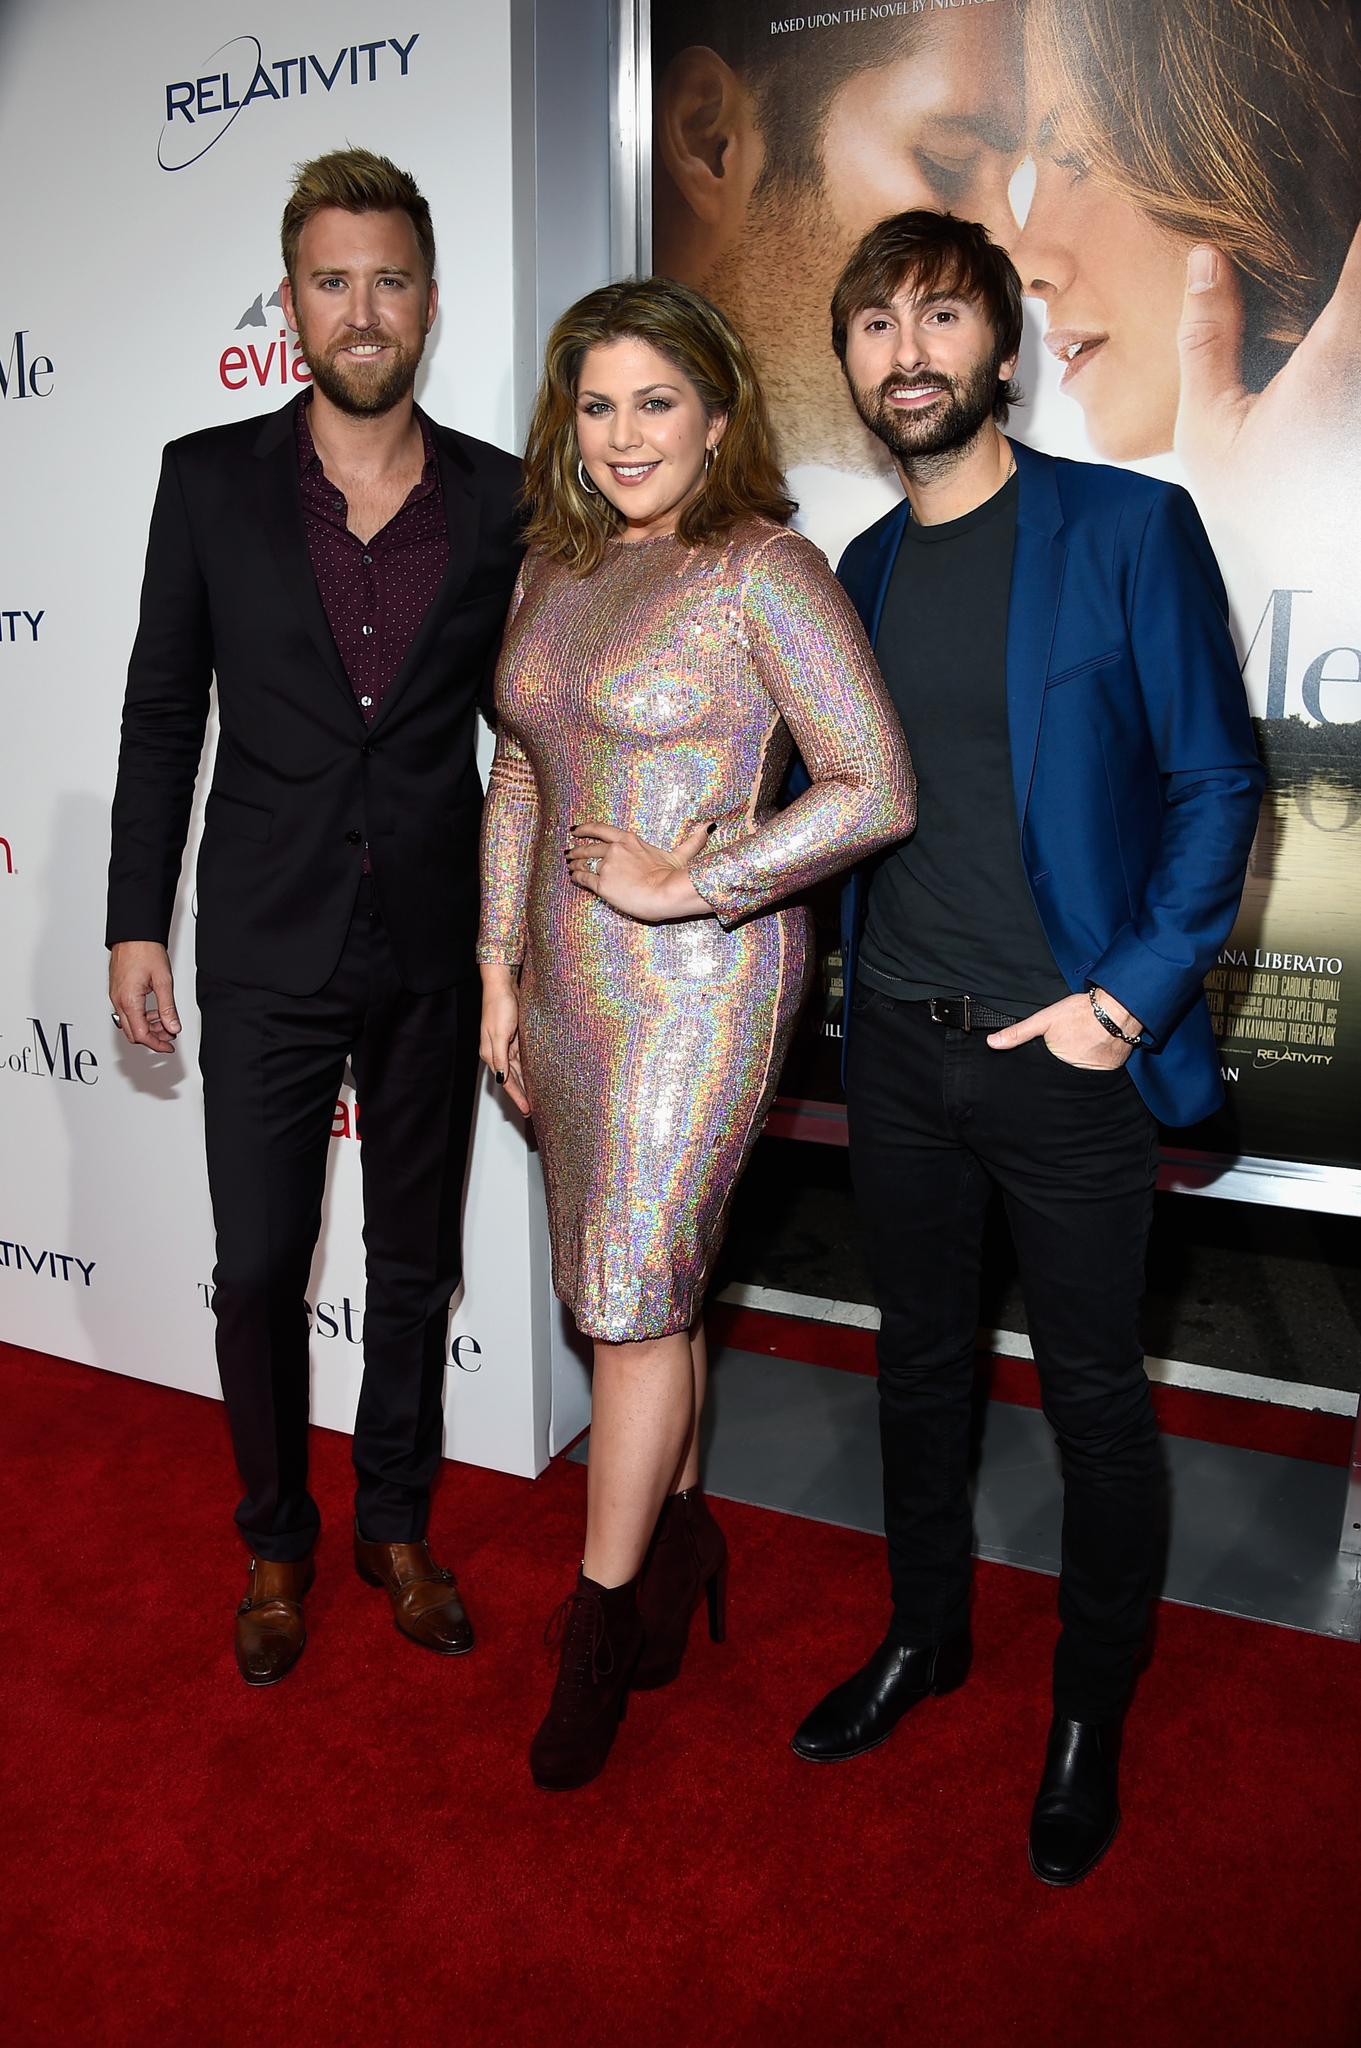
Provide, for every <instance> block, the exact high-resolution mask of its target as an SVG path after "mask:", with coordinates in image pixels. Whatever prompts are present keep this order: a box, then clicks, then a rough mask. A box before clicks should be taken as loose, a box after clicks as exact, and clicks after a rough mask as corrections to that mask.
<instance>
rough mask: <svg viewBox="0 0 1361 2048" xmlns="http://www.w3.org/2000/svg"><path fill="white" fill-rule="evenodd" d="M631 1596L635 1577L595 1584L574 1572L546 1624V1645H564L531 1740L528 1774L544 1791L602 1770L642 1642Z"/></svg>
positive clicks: (562, 1788) (582, 1781)
mask: <svg viewBox="0 0 1361 2048" xmlns="http://www.w3.org/2000/svg"><path fill="white" fill-rule="evenodd" d="M637 1594H638V1581H637V1579H629V1580H628V1581H627V1583H626V1584H624V1585H622V1586H598V1585H597V1584H596V1582H595V1580H594V1579H588V1578H587V1576H586V1574H585V1572H579V1573H578V1574H577V1582H576V1587H575V1590H574V1591H573V1592H571V1593H569V1594H568V1595H567V1598H566V1599H565V1600H564V1601H562V1603H561V1604H560V1605H559V1606H558V1607H557V1608H556V1609H555V1610H554V1612H553V1615H552V1617H551V1618H550V1620H549V1623H548V1627H547V1628H546V1629H545V1630H544V1642H545V1643H546V1644H548V1645H549V1647H550V1648H551V1647H552V1645H553V1644H554V1643H556V1642H558V1641H561V1643H562V1651H561V1654H560V1656H559V1658H558V1675H557V1680H556V1682H555V1684H554V1687H553V1698H552V1701H551V1703H550V1705H549V1708H548V1712H547V1714H546V1715H545V1716H544V1718H543V1721H542V1722H541V1723H540V1726H539V1730H538V1733H537V1734H536V1735H535V1737H534V1740H533V1742H532V1743H531V1744H530V1746H529V1768H530V1773H531V1775H532V1777H533V1779H534V1783H535V1784H536V1785H541V1786H542V1787H543V1788H544V1790H545V1791H548V1792H570V1791H575V1789H576V1788H577V1786H579V1785H589V1783H590V1782H591V1779H592V1778H597V1777H599V1775H600V1773H601V1772H602V1771H603V1770H604V1768H605V1761H606V1758H607V1757H608V1756H609V1753H610V1749H611V1747H612V1745H613V1743H614V1738H615V1736H616V1735H617V1734H618V1732H619V1724H620V1722H621V1721H622V1720H623V1719H624V1716H625V1714H626V1713H627V1711H628V1693H629V1686H630V1684H631V1682H632V1681H633V1675H634V1669H635V1667H636V1665H637V1662H638V1656H639V1652H640V1651H641V1649H642V1646H643V1624H642V1619H641V1617H640V1615H639V1613H638V1598H637Z"/></svg>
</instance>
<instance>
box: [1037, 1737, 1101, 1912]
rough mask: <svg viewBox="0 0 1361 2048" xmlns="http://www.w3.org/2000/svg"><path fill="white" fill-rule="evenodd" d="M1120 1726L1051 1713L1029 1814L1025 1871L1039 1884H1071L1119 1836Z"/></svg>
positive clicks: (1092, 1867)
mask: <svg viewBox="0 0 1361 2048" xmlns="http://www.w3.org/2000/svg"><path fill="white" fill-rule="evenodd" d="M1119 1763H1120V1723H1119V1722H1118V1721H1102V1722H1094V1721H1070V1720H1068V1719H1067V1717H1066V1716H1065V1715H1063V1714H1055V1716H1054V1725H1053V1727H1052V1728H1051V1729H1050V1731H1049V1748H1048V1751H1047V1753H1046V1755H1045V1760H1044V1776H1043V1777H1042V1778H1041V1779H1040V1789H1039V1791H1038V1793H1037V1794H1036V1795H1035V1808H1034V1811H1033V1813H1032V1814H1031V1816H1030V1867H1031V1869H1032V1870H1033V1871H1034V1873H1035V1875H1036V1877H1038V1878H1039V1879H1041V1881H1042V1882H1043V1883H1045V1884H1055V1885H1058V1884H1076V1883H1077V1881H1078V1879H1079V1878H1083V1877H1085V1876H1086V1875H1087V1872H1088V1871H1089V1870H1093V1869H1095V1867H1096V1865H1097V1864H1098V1863H1099V1862H1100V1861H1101V1858H1102V1857H1103V1856H1104V1855H1105V1853H1106V1851H1107V1849H1109V1848H1110V1845H1111V1843H1112V1842H1113V1841H1114V1840H1115V1837H1116V1835H1117V1834H1118V1833H1119V1832H1120V1794H1119Z"/></svg>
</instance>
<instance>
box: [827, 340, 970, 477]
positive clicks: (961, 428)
mask: <svg viewBox="0 0 1361 2048" xmlns="http://www.w3.org/2000/svg"><path fill="white" fill-rule="evenodd" d="M848 381H849V380H848ZM925 384H943V385H944V387H945V390H946V393H947V398H946V402H945V404H944V405H939V404H937V405H934V406H932V407H931V409H930V412H929V413H928V414H921V413H902V412H898V411H897V410H896V409H895V408H894V407H893V406H891V405H890V404H889V403H888V393H889V392H890V391H891V390H898V391H901V390H903V389H904V388H906V389H908V390H912V389H914V388H920V387H921V386H922V385H925ZM851 397H852V398H853V399H854V400H855V409H856V411H857V412H858V413H859V415H860V417H861V419H862V420H863V421H864V422H865V425H866V426H867V427H868V428H869V430H870V432H871V433H872V434H874V435H876V436H877V437H878V439H879V440H881V441H882V442H883V444H884V446H885V447H886V448H887V449H888V450H889V452H890V454H891V455H892V456H893V458H894V460H895V461H897V462H900V463H901V464H902V466H903V468H904V469H905V470H907V471H908V473H909V474H910V475H912V476H914V477H919V478H920V479H921V481H922V482H923V483H925V482H927V481H928V480H929V479H930V478H931V477H933V476H939V475H940V474H941V473H942V472H943V471H945V470H947V469H952V468H953V467H954V464H955V463H956V462H957V461H958V460H959V458H960V457H961V456H962V455H963V454H964V452H965V450H966V449H968V448H970V447H971V446H972V445H973V443H974V441H975V440H977V438H978V435H979V432H980V431H981V429H982V428H983V427H984V426H985V425H986V424H987V422H988V421H989V420H990V419H991V418H992V413H993V406H994V405H995V403H996V400H997V363H996V361H995V359H994V358H993V357H992V356H988V357H987V358H985V360H984V361H983V362H981V363H979V364H977V365H976V367H975V368H974V369H973V370H972V371H970V373H969V375H968V377H967V378H964V379H960V378H958V377H945V376H941V375H938V374H935V373H933V374H931V375H930V376H926V375H922V376H917V377H886V378H885V380H884V382H883V383H882V384H881V385H879V387H878V389H877V390H875V391H861V390H859V389H858V387H857V386H856V385H854V384H852V385H851Z"/></svg>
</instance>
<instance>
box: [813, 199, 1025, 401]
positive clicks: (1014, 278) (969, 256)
mask: <svg viewBox="0 0 1361 2048" xmlns="http://www.w3.org/2000/svg"><path fill="white" fill-rule="evenodd" d="M907 285H911V286H912V288H913V289H914V291H916V292H918V293H925V292H949V293H951V294H952V295H954V296H956V297H958V298H961V299H968V300H969V301H970V302H971V303H972V304H973V305H975V306H979V307H981V309H982V311H983V312H984V313H985V314H986V316H987V318H988V319H989V320H990V321H991V322H992V332H993V346H994V361H995V362H996V363H997V364H998V365H999V366H1000V365H1001V364H1002V363H1005V362H1009V361H1010V360H1011V358H1012V357H1013V356H1015V355H1016V354H1017V352H1018V351H1019V349H1020V346H1021V325H1022V321H1023V319H1024V308H1023V306H1022V303H1021V279H1020V276H1019V274H1018V272H1017V269H1016V265H1015V264H1014V263H1013V262H1012V260H1011V258H1010V256H1008V254H1007V252H1006V250H1005V249H999V247H998V246H997V244H996V242H994V241H993V239H992V236H991V235H990V234H989V233H988V231H987V229H986V228H985V227H984V226H983V225H982V223H981V222H979V221H976V220H959V219H957V218H956V216H955V215H954V214H953V213H930V212H927V210H926V209H925V208H923V207H918V208H916V209H914V210H913V211H912V212H910V213H895V214H893V215H891V216H890V218H889V219H888V220H881V221H880V222H878V224H877V225H876V226H875V227H872V228H871V229H870V231H869V233H868V234H867V235H865V236H864V237H862V239H861V241H860V243H859V244H858V246H857V247H856V249H855V250H854V251H853V252H852V255H851V258H850V261H849V262H848V263H847V265H846V268H845V269H844V270H843V271H842V273H841V275H840V277H839V278H838V279H837V281H836V290H835V291H834V292H833V293H832V347H833V348H834V349H835V350H836V352H837V355H838V357H839V358H840V361H841V367H842V369H843V370H844V369H845V367H846V333H847V329H848V328H849V327H850V324H851V321H852V320H853V319H854V318H855V316H856V314H857V313H863V312H864V311H865V309H866V308H867V307H869V306H888V305H891V304H892V302H893V300H894V299H895V298H896V297H897V295H898V293H899V292H900V291H902V290H903V288H904V287H905V286H907ZM1020 403H1021V388H1020V386H1019V384H1017V382H1016V380H1015V378H1014V377H1013V378H1009V379H1006V380H1003V379H1002V378H1001V377H999V378H998V380H997V396H996V399H995V400H994V402H993V418H994V419H995V420H996V421H997V424H998V425H999V426H1005V425H1006V421H1007V414H1008V412H1009V410H1010V408H1011V407H1012V406H1013V405H1019V404H1020Z"/></svg>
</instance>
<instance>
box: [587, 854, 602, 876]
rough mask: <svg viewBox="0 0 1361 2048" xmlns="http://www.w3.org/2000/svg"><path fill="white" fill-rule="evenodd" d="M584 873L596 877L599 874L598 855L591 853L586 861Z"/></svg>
mask: <svg viewBox="0 0 1361 2048" xmlns="http://www.w3.org/2000/svg"><path fill="white" fill-rule="evenodd" d="M586 872H587V874H588V875H598V874H599V873H600V855H599V854H598V853H593V854H592V855H591V858H590V859H589V860H588V861H587V863H586Z"/></svg>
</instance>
